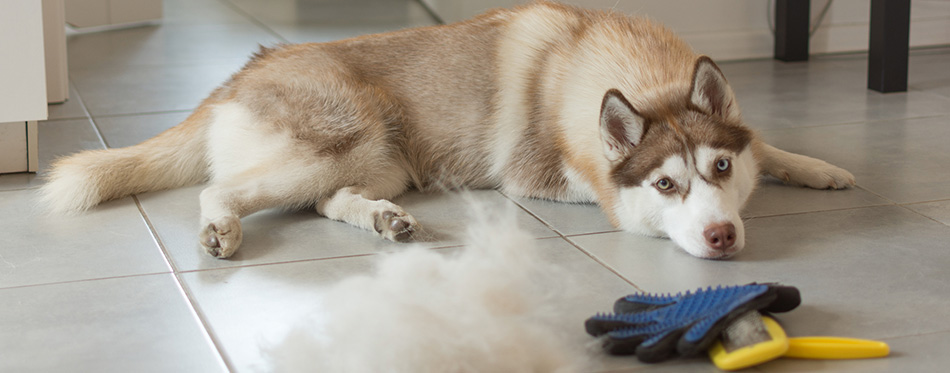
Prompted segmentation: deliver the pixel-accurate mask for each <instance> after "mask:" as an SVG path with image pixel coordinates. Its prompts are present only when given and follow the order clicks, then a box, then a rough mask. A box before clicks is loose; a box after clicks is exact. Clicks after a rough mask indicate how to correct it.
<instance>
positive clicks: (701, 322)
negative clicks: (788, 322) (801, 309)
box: [584, 283, 801, 363]
mask: <svg viewBox="0 0 950 373" xmlns="http://www.w3.org/2000/svg"><path fill="white" fill-rule="evenodd" d="M800 303H801V296H800V295H799V293H798V289H796V288H794V287H791V286H781V285H777V284H756V283H752V284H748V285H740V286H729V287H721V286H720V287H717V288H715V289H713V288H706V289H705V290H703V289H698V290H696V292H694V293H690V292H688V291H687V292H686V294H676V295H651V294H633V295H628V296H626V297H623V298H620V299H618V300H617V302H616V303H614V313H613V314H597V315H595V316H594V317H591V318H589V319H587V321H586V322H585V323H584V326H585V327H586V328H587V333H589V334H590V335H593V336H595V337H600V336H604V335H606V337H605V340H604V349H605V350H607V352H608V353H610V354H612V355H631V354H636V355H637V358H638V359H640V361H643V362H646V363H654V362H660V361H663V360H667V359H669V358H672V357H675V356H677V355H679V356H690V355H694V354H697V353H699V352H704V351H706V350H707V349H708V348H709V346H710V345H711V344H712V343H713V342H714V341H715V340H716V339H718V338H719V336H720V333H721V332H722V330H723V329H724V328H725V327H726V326H728V325H730V324H731V323H732V322H733V321H734V320H735V319H736V318H737V317H739V316H740V315H742V314H744V313H746V312H748V311H751V310H764V311H768V312H786V311H791V310H792V309H794V308H795V307H798V305H799V304H800Z"/></svg>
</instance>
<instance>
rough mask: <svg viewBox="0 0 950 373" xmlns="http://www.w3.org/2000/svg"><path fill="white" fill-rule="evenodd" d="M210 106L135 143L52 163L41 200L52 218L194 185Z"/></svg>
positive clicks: (204, 163)
mask: <svg viewBox="0 0 950 373" xmlns="http://www.w3.org/2000/svg"><path fill="white" fill-rule="evenodd" d="M211 108H212V106H211V105H208V104H207V103H206V104H203V105H202V106H201V107H199V108H198V109H197V110H196V111H195V112H194V113H192V114H191V116H189V117H188V118H187V119H185V121H184V122H182V123H181V124H179V125H177V126H175V127H172V128H170V129H168V130H166V131H165V132H162V133H161V134H159V135H158V136H155V137H154V138H151V139H149V140H147V141H145V142H143V143H141V144H138V145H134V146H129V147H126V148H116V149H105V150H89V151H84V152H81V153H78V154H75V155H71V156H68V157H65V158H61V159H58V160H57V161H56V162H54V163H53V166H52V169H51V170H50V172H49V174H48V175H47V181H46V184H45V185H44V186H43V187H42V188H41V190H40V193H41V200H42V201H43V202H44V203H45V204H46V206H48V207H49V209H50V210H51V211H52V212H54V213H76V212H80V211H84V210H87V209H89V208H91V207H93V206H95V205H97V204H99V203H101V202H105V201H108V200H113V199H117V198H122V197H126V196H129V195H132V194H136V193H144V192H149V191H154V190H162V189H170V188H176V187H182V186H186V185H192V184H197V183H200V182H202V181H204V180H206V179H207V178H208V174H209V165H208V158H207V144H206V143H207V135H206V132H207V128H208V123H209V122H210V121H211V117H212V113H211Z"/></svg>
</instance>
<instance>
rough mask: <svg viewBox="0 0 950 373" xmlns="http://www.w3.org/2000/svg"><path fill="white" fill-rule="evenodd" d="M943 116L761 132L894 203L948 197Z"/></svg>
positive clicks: (947, 130)
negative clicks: (847, 173)
mask: <svg viewBox="0 0 950 373" xmlns="http://www.w3.org/2000/svg"><path fill="white" fill-rule="evenodd" d="M947 118H948V117H935V118H922V119H906V120H893V121H881V122H873V123H864V124H852V125H839V126H829V127H819V128H801V129H789V130H772V131H764V132H763V133H762V135H763V136H764V137H765V139H766V140H767V141H768V142H769V143H771V144H772V145H775V146H776V147H778V148H780V149H783V150H787V151H791V152H795V153H801V154H805V155H808V156H811V157H816V158H819V159H823V160H825V161H828V162H829V163H832V164H835V165H837V166H839V167H843V168H845V169H847V170H848V171H851V173H853V174H854V176H855V178H856V179H857V182H858V185H860V186H861V187H862V188H864V189H867V190H868V191H870V192H873V193H876V194H879V195H881V196H883V197H885V198H887V199H890V200H892V201H896V202H898V203H910V202H922V201H934V200H940V199H947V198H950V188H947V185H948V184H950V173H947V172H945V171H946V165H948V164H950V150H948V149H950V147H947V146H946V141H945V139H947V138H950V126H948V125H947Z"/></svg>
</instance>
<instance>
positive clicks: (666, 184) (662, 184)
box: [656, 179, 673, 191]
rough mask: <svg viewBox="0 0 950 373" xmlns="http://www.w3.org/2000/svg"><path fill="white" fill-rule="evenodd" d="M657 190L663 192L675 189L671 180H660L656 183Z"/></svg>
mask: <svg viewBox="0 0 950 373" xmlns="http://www.w3.org/2000/svg"><path fill="white" fill-rule="evenodd" d="M656 188H657V189H659V190H661V191H667V190H670V189H671V188H673V182H672V181H670V179H660V180H659V181H657V182H656Z"/></svg>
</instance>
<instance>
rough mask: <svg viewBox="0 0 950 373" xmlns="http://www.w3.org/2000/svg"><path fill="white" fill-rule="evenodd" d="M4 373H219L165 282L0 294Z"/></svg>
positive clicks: (147, 279)
mask: <svg viewBox="0 0 950 373" xmlns="http://www.w3.org/2000/svg"><path fill="white" fill-rule="evenodd" d="M0 298H2V299H3V304H4V305H3V307H0V351H3V358H2V359H0V370H2V371H4V372H186V371H189V372H218V371H225V369H224V367H223V365H222V364H221V363H219V361H220V360H219V358H218V356H217V353H216V351H215V350H214V348H213V347H212V346H211V344H210V343H209V342H208V340H207V338H206V336H205V334H204V333H203V331H202V328H201V327H200V325H199V323H198V322H197V320H196V319H195V317H194V316H193V313H192V311H191V309H190V308H189V306H188V304H187V302H186V301H185V298H184V297H183V296H182V294H181V292H180V291H179V290H178V287H177V285H176V284H175V281H174V279H173V278H172V276H171V275H157V276H141V277H130V278H121V279H110V280H98V281H86V282H74V283H68V284H56V285H45V286H36V287H27V288H18V289H2V290H0Z"/></svg>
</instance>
